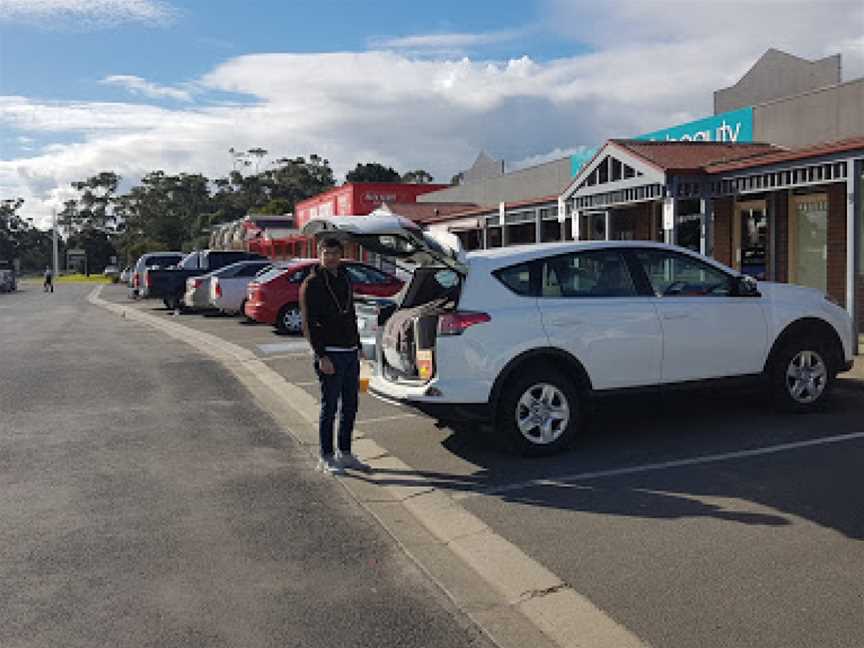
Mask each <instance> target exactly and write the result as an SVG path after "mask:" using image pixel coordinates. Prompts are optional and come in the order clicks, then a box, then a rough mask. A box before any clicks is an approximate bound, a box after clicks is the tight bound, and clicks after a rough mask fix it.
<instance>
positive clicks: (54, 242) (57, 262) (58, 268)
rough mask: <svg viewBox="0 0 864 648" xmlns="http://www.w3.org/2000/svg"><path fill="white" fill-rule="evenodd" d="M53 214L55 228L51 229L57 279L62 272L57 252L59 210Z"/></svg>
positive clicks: (54, 210)
mask: <svg viewBox="0 0 864 648" xmlns="http://www.w3.org/2000/svg"><path fill="white" fill-rule="evenodd" d="M52 212H53V213H54V226H53V227H52V228H51V233H52V236H51V245H52V250H53V252H54V276H55V277H57V276H59V270H60V257H59V254H58V252H57V210H56V209H53V210H52Z"/></svg>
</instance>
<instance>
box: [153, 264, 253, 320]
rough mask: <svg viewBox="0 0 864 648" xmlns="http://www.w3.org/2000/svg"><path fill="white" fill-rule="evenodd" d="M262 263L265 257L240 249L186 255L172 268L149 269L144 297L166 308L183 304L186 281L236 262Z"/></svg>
mask: <svg viewBox="0 0 864 648" xmlns="http://www.w3.org/2000/svg"><path fill="white" fill-rule="evenodd" d="M253 260H265V261H266V257H264V256H262V255H260V254H256V253H254V252H245V251H243V250H196V251H195V252H190V253H189V254H187V255H186V256H185V257H184V258H183V260H182V261H180V263H178V264H177V266H176V267H174V268H167V269H164V270H163V269H158V270H157V269H152V270H147V271H145V273H144V297H150V298H156V299H161V300H162V303H164V304H165V307H166V308H172V309H174V308H179V307H182V306H183V305H184V304H183V296H184V293H185V291H186V280H187V279H188V278H189V277H198V276H201V275H205V274H207V273H208V272H212V271H213V270H219V269H220V268H224V267H225V266H227V265H231V264H232V263H236V262H237V261H253Z"/></svg>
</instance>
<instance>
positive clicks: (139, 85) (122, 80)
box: [100, 74, 192, 101]
mask: <svg viewBox="0 0 864 648" xmlns="http://www.w3.org/2000/svg"><path fill="white" fill-rule="evenodd" d="M100 83H103V84H105V85H116V86H120V87H121V88H126V89H127V90H128V91H129V92H131V93H132V94H140V95H144V96H145V97H153V98H154V99H177V100H178V101H192V94H191V93H190V92H189V91H188V90H184V89H182V88H174V87H171V86H160V85H158V84H156V83H151V82H150V81H147V80H146V79H142V78H141V77H138V76H131V75H126V74H115V75H112V76H109V77H105V78H104V79H102V81H100Z"/></svg>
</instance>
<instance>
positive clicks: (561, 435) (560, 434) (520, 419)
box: [498, 369, 584, 456]
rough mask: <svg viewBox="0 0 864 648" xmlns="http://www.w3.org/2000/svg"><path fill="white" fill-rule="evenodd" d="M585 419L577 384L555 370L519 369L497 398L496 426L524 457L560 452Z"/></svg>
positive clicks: (512, 446) (513, 448) (574, 435)
mask: <svg viewBox="0 0 864 648" xmlns="http://www.w3.org/2000/svg"><path fill="white" fill-rule="evenodd" d="M583 420H584V412H583V404H582V399H581V398H580V395H579V392H578V390H577V389H576V386H575V385H574V384H573V383H572V382H571V381H570V380H568V379H567V377H566V376H564V375H563V374H561V373H559V372H558V371H555V370H554V369H550V370H543V371H540V370H538V369H529V370H528V371H525V372H521V371H520V372H519V373H518V374H517V375H516V376H515V377H514V378H512V379H511V380H510V382H509V383H508V384H507V386H506V387H505V389H504V391H503V392H502V394H501V399H500V400H499V408H498V429H499V430H500V431H501V432H503V433H504V435H505V440H506V442H507V445H508V446H509V448H510V449H511V450H512V451H513V452H515V453H518V454H521V455H525V456H543V455H550V454H554V453H556V452H561V451H562V450H564V449H565V448H567V447H569V446H570V445H572V443H573V441H574V440H575V439H576V435H577V433H578V431H579V429H580V428H581V426H582V423H583Z"/></svg>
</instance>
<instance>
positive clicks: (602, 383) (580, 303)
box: [537, 297, 663, 390]
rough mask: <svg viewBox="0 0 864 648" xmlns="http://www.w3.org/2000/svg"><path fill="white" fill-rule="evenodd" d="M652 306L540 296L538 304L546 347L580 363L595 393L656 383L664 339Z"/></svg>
mask: <svg viewBox="0 0 864 648" xmlns="http://www.w3.org/2000/svg"><path fill="white" fill-rule="evenodd" d="M654 301H655V300H654V299H653V298H651V297H598V298H587V299H568V298H548V297H544V298H542V299H538V300H537V303H538V305H539V308H540V312H541V313H542V315H543V325H544V328H545V331H546V334H547V335H548V337H549V344H550V346H554V347H557V348H560V349H563V350H565V351H566V352H567V353H569V354H570V355H572V356H574V357H576V358H579V360H580V361H581V362H582V365H583V366H584V367H585V370H586V371H587V372H588V376H589V378H590V379H591V385H592V387H593V388H594V389H598V390H599V389H615V388H623V387H638V386H641V385H648V384H654V383H657V382H659V381H660V368H661V360H662V351H663V336H662V334H661V330H660V324H659V322H658V320H657V311H656V309H655V307H654V304H653V302H654ZM622 369H626V370H624V371H622Z"/></svg>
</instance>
